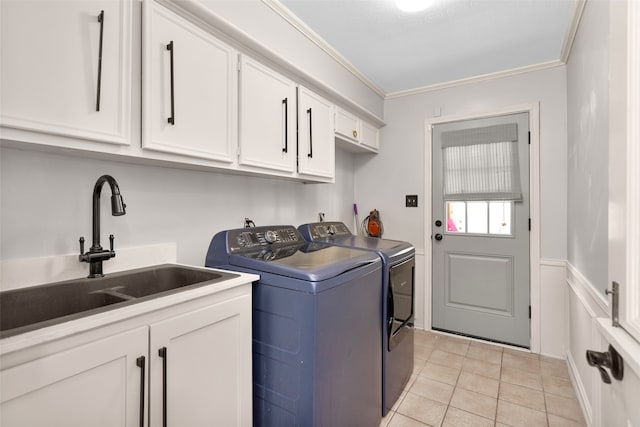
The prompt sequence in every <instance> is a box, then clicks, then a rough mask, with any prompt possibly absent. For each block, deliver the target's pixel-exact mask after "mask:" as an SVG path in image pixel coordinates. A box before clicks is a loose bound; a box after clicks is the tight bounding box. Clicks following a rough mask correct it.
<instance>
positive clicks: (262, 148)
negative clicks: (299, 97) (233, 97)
mask: <svg viewBox="0 0 640 427" xmlns="http://www.w3.org/2000/svg"><path fill="white" fill-rule="evenodd" d="M239 120H240V135H239V139H240V157H239V163H240V165H245V166H252V167H257V168H261V169H269V170H275V171H281V172H290V173H291V174H293V173H295V170H296V155H297V153H296V85H295V83H294V82H293V81H291V80H289V79H287V78H286V77H284V76H282V75H280V74H278V73H276V72H275V71H273V70H271V69H270V68H268V67H265V66H264V65H262V64H260V63H259V62H256V61H254V60H252V59H251V58H248V57H247V56H245V55H242V57H241V62H240V118H239Z"/></svg>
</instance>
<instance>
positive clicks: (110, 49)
mask: <svg viewBox="0 0 640 427" xmlns="http://www.w3.org/2000/svg"><path fill="white" fill-rule="evenodd" d="M133 3H134V2H132V1H91V2H86V1H55V2H54V1H40V2H33V1H13V0H9V1H5V0H3V1H1V2H0V43H1V48H0V52H1V55H2V60H1V61H0V124H1V125H2V126H6V127H11V128H16V129H23V130H29V131H35V132H44V133H51V134H57V135H64V136H70V137H75V138H81V139H90V140H97V141H103V142H110V143H116V144H129V140H130V136H131V135H130V125H131V123H130V122H131V31H132V30H131V28H132V26H131V23H132V21H131V13H132V6H133ZM99 17H100V18H99Z"/></svg>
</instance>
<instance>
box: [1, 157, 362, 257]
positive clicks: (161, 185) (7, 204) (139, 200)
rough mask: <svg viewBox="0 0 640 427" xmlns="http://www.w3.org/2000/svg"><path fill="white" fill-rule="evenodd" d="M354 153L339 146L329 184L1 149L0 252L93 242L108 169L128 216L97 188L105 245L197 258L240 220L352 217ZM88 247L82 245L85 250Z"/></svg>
mask: <svg viewBox="0 0 640 427" xmlns="http://www.w3.org/2000/svg"><path fill="white" fill-rule="evenodd" d="M352 156H353V155H352V154H350V153H346V152H343V151H341V150H337V155H336V183H335V184H302V183H299V182H292V181H284V180H278V179H267V178H254V177H246V176H240V175H231V174H223V173H210V172H196V171H189V170H182V169H172V168H163V167H155V166H142V165H135V164H127V163H120V162H114V161H107V160H97V159H90V158H82V157H73V156H68V155H64V154H53V153H43V152H37V151H26V150H16V149H12V148H6V147H3V148H0V206H2V211H1V216H0V259H1V260H6V259H15V258H30V257H38V256H49V255H63V254H71V253H76V252H77V251H78V250H79V249H78V238H79V237H80V236H84V237H85V239H86V240H87V241H88V242H90V241H91V218H92V202H91V201H92V191H93V185H94V183H95V181H96V179H97V178H98V177H99V176H100V175H102V174H111V175H113V176H114V177H115V178H116V180H117V181H118V183H119V184H120V190H121V192H122V195H123V197H124V200H125V203H126V204H127V214H126V215H125V216H122V217H112V216H111V215H110V208H109V196H110V190H109V188H108V186H105V187H104V188H103V192H102V200H101V202H102V210H101V216H102V231H101V233H102V245H103V246H107V245H108V243H109V241H108V236H109V234H111V233H112V234H114V235H115V246H116V252H117V250H118V248H123V247H131V246H142V245H146V244H155V243H165V242H176V243H177V258H178V262H183V263H188V264H194V265H203V263H204V257H205V254H206V251H207V248H208V245H209V241H210V240H211V237H213V235H214V234H215V233H216V232H217V231H221V230H224V229H229V228H238V227H242V226H243V220H244V217H249V218H251V219H252V220H254V221H255V223H256V225H270V224H291V225H296V226H297V225H299V224H301V223H304V222H311V221H315V220H316V219H317V214H318V212H320V211H322V212H325V213H326V215H327V218H336V219H338V220H342V221H345V222H347V221H349V220H351V218H352V217H353V214H352V206H353V172H352V170H353V157H352ZM88 246H90V244H89V245H87V248H88Z"/></svg>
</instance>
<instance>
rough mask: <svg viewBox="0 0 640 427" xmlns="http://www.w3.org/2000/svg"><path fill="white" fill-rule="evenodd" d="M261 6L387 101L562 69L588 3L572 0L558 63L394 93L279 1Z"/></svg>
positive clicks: (583, 0)
mask: <svg viewBox="0 0 640 427" xmlns="http://www.w3.org/2000/svg"><path fill="white" fill-rule="evenodd" d="M262 2H263V3H264V4H265V5H267V6H268V7H270V8H271V9H272V10H273V11H274V12H276V13H277V14H278V15H280V16H281V17H282V18H283V19H284V20H285V21H286V22H287V23H289V25H291V26H293V27H294V28H295V29H297V30H298V31H299V32H300V33H301V34H303V35H304V36H306V37H307V38H308V39H309V40H310V41H311V42H313V43H314V44H315V45H316V46H318V47H319V48H320V49H322V50H323V51H324V52H325V53H327V54H328V55H329V56H330V57H331V58H333V59H334V60H335V61H337V62H338V63H339V64H340V65H341V66H343V67H344V68H345V69H346V70H347V71H349V72H350V73H351V74H353V75H354V76H355V77H356V78H357V79H358V80H360V81H361V82H362V83H363V84H365V85H366V86H367V87H369V88H370V89H371V90H372V91H374V92H375V93H376V94H378V95H379V96H381V97H382V98H384V99H385V100H386V99H394V98H400V97H403V96H411V95H416V94H419V93H424V92H431V91H435V90H440V89H447V88H451V87H456V86H462V85H467V84H472V83H479V82H483V81H487V80H492V79H497V78H501V77H508V76H513V75H517V74H523V73H529V72H532V71H540V70H544V69H547V68H552V67H557V66H560V65H565V64H566V63H567V60H568V58H569V55H570V54H571V48H572V46H573V41H574V40H575V36H576V33H577V31H578V26H579V24H580V19H581V18H582V12H583V11H584V6H585V3H586V2H587V0H574V4H573V9H572V12H571V18H570V20H569V27H568V28H567V32H566V34H565V37H564V41H563V45H562V50H561V53H560V59H556V60H552V61H548V62H542V63H539V64H533V65H527V66H524V67H518V68H512V69H510V70H504V71H498V72H494V73H488V74H483V75H479V76H473V77H468V78H464V79H459V80H451V81H448V82H442V83H435V84H432V85H427V86H422V87H417V88H414V89H407V90H402V91H397V92H389V93H387V92H384V91H383V90H382V89H381V88H380V87H378V86H377V85H376V84H375V83H373V82H372V81H371V80H370V79H369V78H368V77H367V76H365V75H364V74H363V73H362V72H360V71H359V70H358V69H357V68H356V67H355V66H354V65H353V64H352V63H351V62H349V60H347V59H346V58H345V57H344V56H342V55H341V54H340V53H339V52H338V51H336V50H335V49H334V48H333V47H332V46H331V45H329V44H328V43H327V42H326V41H325V40H324V39H323V38H322V37H321V36H320V35H319V34H317V33H316V32H315V31H313V30H312V29H311V28H310V27H309V26H308V25H307V24H305V23H304V22H303V21H302V20H300V18H298V17H297V16H296V15H295V14H293V12H291V11H290V10H289V9H288V8H287V7H286V6H285V5H284V4H282V3H281V2H280V1H279V0H262Z"/></svg>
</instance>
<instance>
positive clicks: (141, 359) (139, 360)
mask: <svg viewBox="0 0 640 427" xmlns="http://www.w3.org/2000/svg"><path fill="white" fill-rule="evenodd" d="M144 362H145V357H144V356H140V357H138V358H137V359H136V365H137V366H138V367H139V368H140V427H144V373H145V372H144V371H145V363H144Z"/></svg>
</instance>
